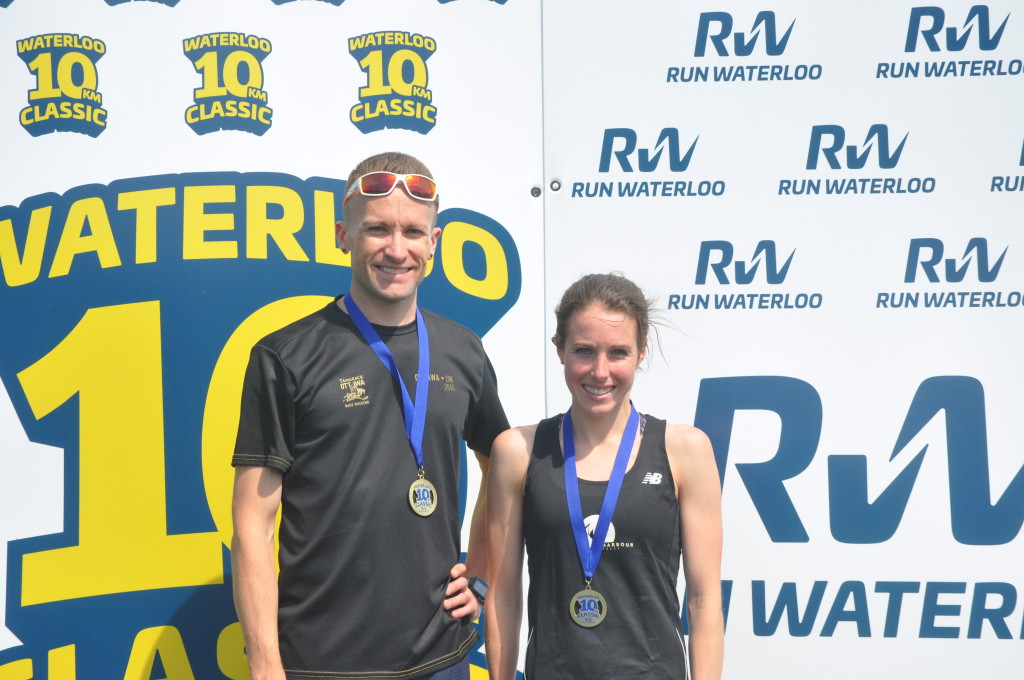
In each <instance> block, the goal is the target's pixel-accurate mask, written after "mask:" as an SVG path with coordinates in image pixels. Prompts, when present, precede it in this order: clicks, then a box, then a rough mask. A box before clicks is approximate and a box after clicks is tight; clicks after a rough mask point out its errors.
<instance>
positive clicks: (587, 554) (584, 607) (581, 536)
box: [562, 403, 640, 628]
mask: <svg viewBox="0 0 1024 680" xmlns="http://www.w3.org/2000/svg"><path fill="white" fill-rule="evenodd" d="M629 409H630V413H629V420H628V421H627V422H626V429H625V431H624V432H623V433H622V441H621V442H619V451H618V453H616V454H615V465H614V466H613V467H612V475H611V478H610V479H609V480H608V488H607V489H605V492H604V501H603V502H602V503H601V513H600V514H599V515H598V516H597V527H596V528H595V529H594V537H593V539H592V540H591V541H590V543H589V544H588V543H587V527H586V525H584V523H583V506H582V504H581V503H580V487H579V478H578V477H577V475H576V443H575V441H574V439H573V435H572V415H571V412H570V411H571V409H570V411H567V412H566V414H565V416H564V417H563V418H562V453H563V455H564V457H565V464H564V465H563V467H562V470H563V472H564V474H565V500H566V504H567V505H568V507H569V523H570V524H571V525H572V535H573V538H575V539H576V552H577V553H578V554H579V556H580V564H581V565H582V567H583V577H584V579H585V585H584V588H583V590H581V591H579V592H578V593H576V594H575V595H573V596H572V599H570V600H569V615H570V616H571V617H572V620H573V621H575V622H576V623H578V624H579V625H581V626H583V627H584V628H592V627H594V626H596V625H597V624H599V623H601V622H602V621H604V617H605V615H606V614H607V613H608V602H607V600H605V598H604V596H603V595H601V593H599V592H597V591H596V590H594V589H593V588H591V587H590V581H591V580H592V579H593V578H594V572H595V571H597V563H598V561H600V559H601V551H602V550H603V549H604V539H605V537H606V536H607V535H608V526H609V525H610V524H611V521H612V515H613V514H615V504H616V503H617V502H618V500H619V491H620V490H621V489H622V480H623V478H624V477H625V476H626V466H627V464H628V463H629V455H630V453H631V452H632V451H633V444H634V443H635V442H636V434H637V430H638V429H639V424H640V415H639V414H638V413H637V412H636V409H635V408H633V404H632V403H630V405H629Z"/></svg>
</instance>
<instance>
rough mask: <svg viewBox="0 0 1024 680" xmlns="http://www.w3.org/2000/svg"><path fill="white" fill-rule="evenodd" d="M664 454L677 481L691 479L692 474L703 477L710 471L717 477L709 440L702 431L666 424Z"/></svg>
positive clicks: (680, 425)
mask: <svg viewBox="0 0 1024 680" xmlns="http://www.w3.org/2000/svg"><path fill="white" fill-rule="evenodd" d="M665 452H666V453H667V454H668V460H669V464H670V466H671V467H672V470H673V472H674V473H675V474H676V479H677V480H681V479H686V478H692V477H693V476H694V474H698V475H699V476H705V475H708V474H710V473H711V471H712V470H713V471H714V473H715V474H714V476H715V477H716V478H717V477H718V472H717V470H718V465H717V463H716V462H715V452H714V450H713V449H712V447H711V440H710V439H708V436H707V435H706V434H704V432H703V431H702V430H700V429H698V428H696V427H694V426H692V425H684V424H677V423H670V424H667V425H666V426H665Z"/></svg>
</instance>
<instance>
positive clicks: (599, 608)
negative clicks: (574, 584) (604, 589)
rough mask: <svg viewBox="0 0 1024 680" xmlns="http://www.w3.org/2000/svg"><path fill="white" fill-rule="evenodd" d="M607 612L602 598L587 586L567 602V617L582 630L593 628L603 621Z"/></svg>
mask: <svg viewBox="0 0 1024 680" xmlns="http://www.w3.org/2000/svg"><path fill="white" fill-rule="evenodd" d="M607 611H608V603H607V602H605V599H604V596H603V595H601V593H599V592H597V591H596V590H593V589H592V588H591V587H590V586H589V585H588V586H587V587H586V588H584V589H583V590H581V591H580V592H578V593H576V594H575V595H573V596H572V599H571V600H569V616H571V617H572V620H573V621H575V622H576V623H578V624H579V625H581V626H583V627H584V628H593V627H594V626H596V625H597V624H599V623H601V622H602V621H604V615H605V614H606V613H607Z"/></svg>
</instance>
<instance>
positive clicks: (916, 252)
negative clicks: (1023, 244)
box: [903, 238, 1009, 283]
mask: <svg viewBox="0 0 1024 680" xmlns="http://www.w3.org/2000/svg"><path fill="white" fill-rule="evenodd" d="M944 249H945V246H944V244H943V243H942V241H940V240H939V239H937V238H915V239H911V241H910V251H909V252H908V253H907V272H906V276H905V277H904V279H903V280H904V281H905V282H906V283H914V281H915V280H916V278H917V270H918V267H920V268H921V270H922V271H924V275H925V277H926V278H927V279H928V280H929V281H931V282H932V283H939V281H940V274H939V273H938V272H936V269H938V268H939V267H940V265H943V264H944V267H942V269H941V270H940V271H943V272H944V273H945V279H944V280H945V281H946V282H948V283H959V282H960V281H963V280H964V277H965V276H966V275H967V271H968V270H969V269H970V268H971V264H972V263H976V264H975V266H976V268H977V271H978V281H980V282H982V283H992V282H993V281H995V280H996V277H997V276H998V275H999V269H1000V267H1002V266H1003V258H1004V257H1006V251H1007V250H1008V249H1009V248H1003V252H1002V253H1000V254H999V259H998V260H996V261H995V264H993V265H989V257H988V241H987V240H985V239H983V238H972V239H971V240H970V241H968V242H967V248H965V249H964V254H963V256H962V257H961V258H960V259H959V260H957V259H956V258H953V257H950V258H946V259H945V260H943V259H942V252H943V250H944Z"/></svg>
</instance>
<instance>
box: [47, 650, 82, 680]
mask: <svg viewBox="0 0 1024 680" xmlns="http://www.w3.org/2000/svg"><path fill="white" fill-rule="evenodd" d="M46 665H47V666H49V667H50V672H49V673H47V674H46V675H47V680H75V677H76V672H75V646H74V645H67V646H66V647H58V648H57V649H51V650H50V651H49V652H48V653H47V654H46Z"/></svg>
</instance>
